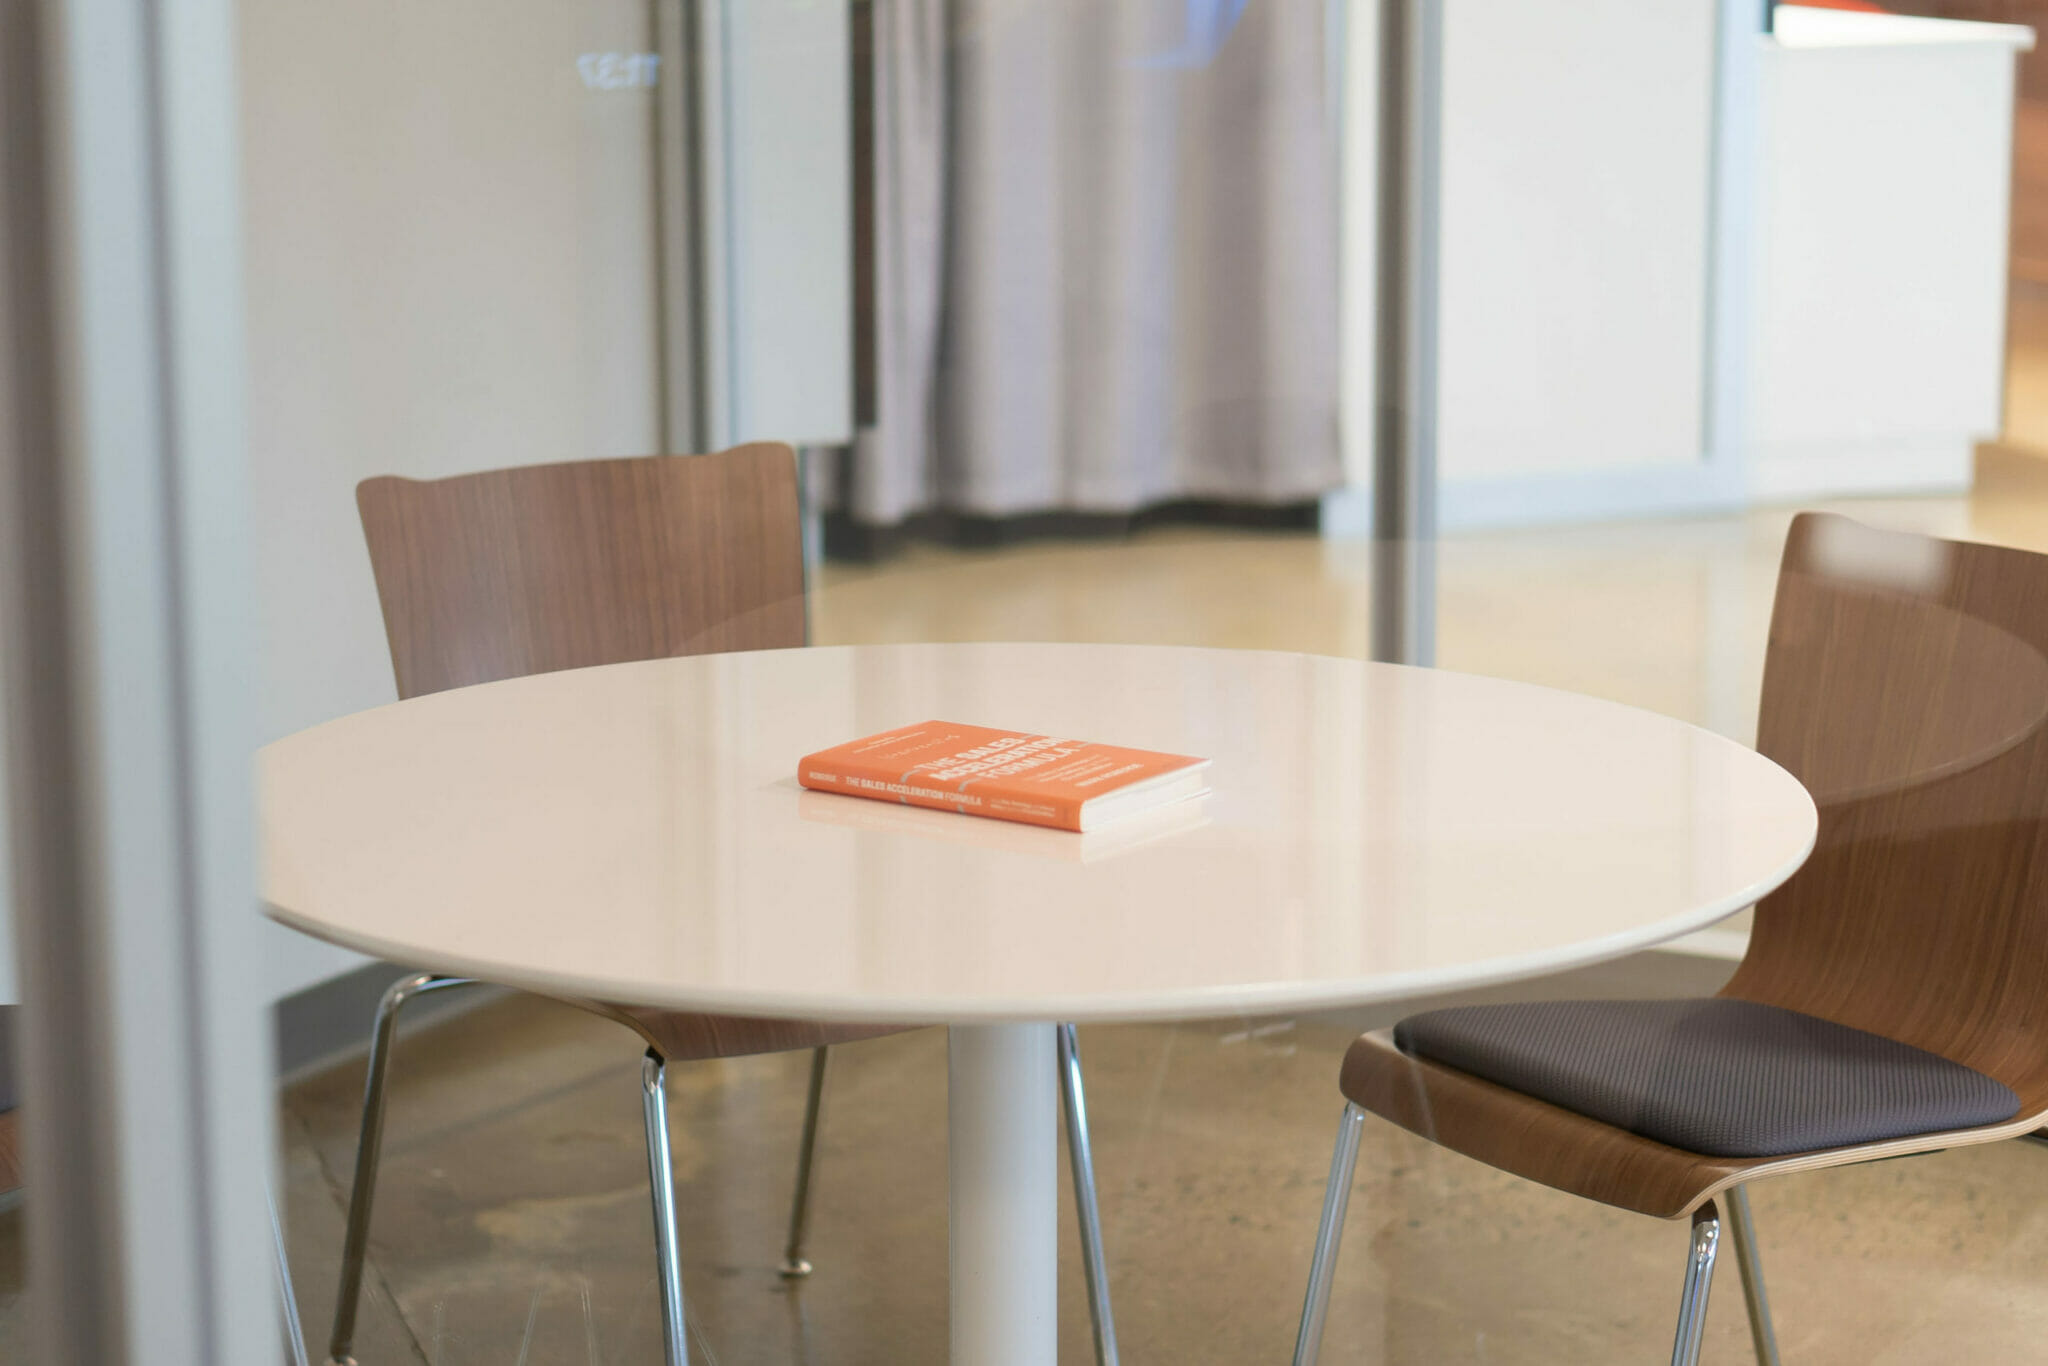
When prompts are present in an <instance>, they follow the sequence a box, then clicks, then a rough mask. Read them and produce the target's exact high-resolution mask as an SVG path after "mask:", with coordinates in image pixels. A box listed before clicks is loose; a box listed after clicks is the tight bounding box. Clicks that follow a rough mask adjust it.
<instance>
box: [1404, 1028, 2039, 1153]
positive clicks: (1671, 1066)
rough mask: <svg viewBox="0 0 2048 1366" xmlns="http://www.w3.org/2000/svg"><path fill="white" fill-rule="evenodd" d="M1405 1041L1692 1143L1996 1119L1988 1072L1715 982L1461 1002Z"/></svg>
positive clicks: (1836, 1139)
mask: <svg viewBox="0 0 2048 1366" xmlns="http://www.w3.org/2000/svg"><path fill="white" fill-rule="evenodd" d="M1394 1041H1395V1043H1396V1044H1397V1045H1398V1046H1399V1047H1400V1049H1401V1050H1402V1052H1404V1053H1407V1054H1410V1055H1411V1056H1415V1057H1421V1058H1427V1059H1430V1060H1432V1061H1434V1062H1438V1063H1441V1064H1443V1065H1444V1066H1447V1067H1454V1068H1456V1069H1458V1070H1459V1071H1461V1072H1468V1073H1471V1074H1472V1075H1474V1076H1477V1077H1481V1078H1484V1079H1485V1080H1487V1081H1490V1082H1493V1083H1494V1084H1495V1085H1498V1086H1504V1087H1507V1088H1508V1089H1510V1090H1513V1091H1518V1092H1521V1093H1522V1094H1524V1095H1528V1096H1534V1097H1536V1098H1537V1099H1539V1100H1544V1101H1547V1102H1549V1103H1550V1104H1552V1105H1555V1106H1558V1107H1560V1108H1561V1109H1566V1110H1570V1111H1572V1112H1574V1113H1576V1114H1581V1115H1585V1116H1587V1117H1588V1118H1591V1119H1597V1120H1599V1121H1601V1122H1602V1123H1605V1124H1611V1125H1613V1126H1614V1127H1616V1128H1618V1129H1623V1130H1626V1131H1627V1132H1629V1133H1632V1134H1637V1135H1640V1136H1642V1137H1644V1138H1648V1139H1653V1140H1655V1141H1657V1142H1659V1143H1665V1144H1669V1145H1670V1146H1671V1147H1674V1148H1681V1149H1684V1150H1686V1151H1688V1152H1694V1153H1703V1154H1707V1155H1710V1156H1716V1157H1776V1156H1782V1155H1784V1154H1788V1153H1803V1152H1812V1151H1815V1150H1817V1149H1823V1148H1839V1147H1847V1146H1850V1145H1854V1144H1860V1143H1875V1142H1882V1141H1884V1140H1887V1139H1898V1138H1907V1137H1911V1136H1912V1135H1915V1134H1926V1133H1938V1132H1942V1131H1945V1130H1951V1129H1966V1128H1971V1127H1974V1126H1977V1125H1983V1124H1996V1123H1999V1122H2001V1121H2003V1120H2008V1119H2011V1118H2012V1117H2013V1116H2014V1115H2016V1114H2018V1113H2019V1108H2020V1100H2019V1097H2018V1096H2017V1095H2015V1094H2014V1093H2013V1092H2012V1090H2011V1089H2009V1088H2008V1087H2006V1086H2004V1085H2002V1084H2001V1083H1999V1082H1997V1081H1994V1080H1993V1079H1992V1078H1990V1077H1987V1076H1985V1075H1984V1074H1983V1073H1981V1072H1978V1071H1975V1070H1973V1069H1971V1068H1968V1067H1964V1066H1963V1065H1962V1064H1960V1063H1956V1062H1951V1061H1949V1060H1948V1059H1947V1058H1942V1057H1938V1056H1936V1055H1935V1054H1933V1053H1928V1052H1925V1051H1923V1050H1921V1049H1918V1048H1913V1047H1911V1046H1909V1045H1906V1044H1902V1043H1898V1042H1896V1041H1895V1040H1892V1039H1887V1038H1884V1037H1882V1036H1881V1035H1877V1034H1870V1033H1866V1032H1864V1031H1863V1030H1860V1029H1851V1028H1849V1027H1847V1026H1845V1025H1839V1024H1835V1023H1833V1022H1831V1021H1828V1020H1823V1019H1819V1018H1817V1017H1815V1016H1812V1015H1803V1014H1800V1013H1799V1012H1797V1011H1792V1010H1784V1009H1781V1008H1779V1007H1777V1006H1767V1005H1759V1004H1757V1003H1756V1002H1753V1001H1741V1000H1734V999H1730V998H1726V997H1713V998H1710V999H1706V1000H1684V1001H1544V1002H1532V1003H1529V1004H1519V1005H1497V1006H1457V1007H1453V1008H1450V1009H1447V1010H1433V1011H1429V1012H1427V1013H1425V1014H1421V1015H1416V1016H1412V1017H1410V1018H1409V1019H1406V1020H1403V1021H1402V1022H1401V1023H1400V1024H1399V1025H1397V1026H1395V1029H1394Z"/></svg>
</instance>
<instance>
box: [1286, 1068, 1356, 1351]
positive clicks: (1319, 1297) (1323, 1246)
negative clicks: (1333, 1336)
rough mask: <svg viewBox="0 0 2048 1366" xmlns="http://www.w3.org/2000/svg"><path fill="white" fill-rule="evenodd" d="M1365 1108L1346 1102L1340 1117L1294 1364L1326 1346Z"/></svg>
mask: <svg viewBox="0 0 2048 1366" xmlns="http://www.w3.org/2000/svg"><path fill="white" fill-rule="evenodd" d="M1364 1127H1365V1111H1363V1110H1361V1109H1359V1108H1358V1107H1357V1106H1356V1105H1351V1104H1346V1105H1345V1107H1344V1114H1343V1117H1342V1118H1340V1119H1339V1120H1338V1121H1337V1149H1336V1151H1335V1152H1333V1153H1331V1154H1330V1184H1329V1185H1328V1186H1326V1187H1324V1189H1323V1220H1322V1223H1321V1224H1319V1225H1318V1226H1317V1228H1316V1255H1315V1260H1314V1261H1313V1262H1312V1263H1310V1265H1309V1269H1308V1296H1307V1298H1305V1299H1304V1300H1303V1301H1302V1305H1301V1330H1300V1332H1298V1333H1297V1334H1296V1335H1295V1338H1294V1366H1315V1361H1316V1358H1317V1357H1318V1356H1319V1355H1321V1353H1322V1350H1323V1319H1324V1317H1325V1316H1326V1315H1327V1314H1328V1313H1329V1311H1330V1282H1331V1280H1332V1278H1334V1277H1335V1276H1336V1274H1337V1248H1338V1246H1339V1245H1340V1244H1341V1243H1342V1242H1343V1241H1344V1213H1345V1211H1346V1209H1348V1208H1349V1207H1350V1204H1351V1177H1352V1174H1353V1173H1354V1172H1355V1171H1357V1170H1358V1135H1359V1131H1360V1130H1361V1129H1363V1128H1364Z"/></svg>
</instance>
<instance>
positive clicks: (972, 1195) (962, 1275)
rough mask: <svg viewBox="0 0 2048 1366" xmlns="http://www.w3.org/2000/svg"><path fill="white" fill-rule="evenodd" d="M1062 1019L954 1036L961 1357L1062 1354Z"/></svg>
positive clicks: (955, 1333)
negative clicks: (1058, 1040) (1058, 1028)
mask: <svg viewBox="0 0 2048 1366" xmlns="http://www.w3.org/2000/svg"><path fill="white" fill-rule="evenodd" d="M1054 1028H1055V1026H1053V1025H1049V1024H1042V1025H1041V1024H1023V1025H1018V1024H1002V1025H968V1026H961V1025H955V1026H953V1027H952V1029H951V1030H950V1032H949V1034H948V1038H947V1046H946V1047H947V1052H946V1058H947V1064H946V1077H947V1082H946V1085H947V1092H946V1106H947V1115H948V1125H949V1130H948V1137H947V1164H948V1168H949V1176H950V1180H951V1187H952V1189H951V1205H950V1208H951V1211H952V1270H951V1277H952V1316H951V1329H952V1355H951V1360H952V1363H953V1366H1054V1363H1055V1362H1056V1361H1057V1359H1058V1339H1059V1151H1058V1135H1059V1091H1058V1089H1057V1088H1058V1072H1057V1070H1056V1069H1057V1049H1056V1047H1055V1042H1054V1035H1053V1031H1054Z"/></svg>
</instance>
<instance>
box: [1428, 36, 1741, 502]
mask: <svg viewBox="0 0 2048 1366" xmlns="http://www.w3.org/2000/svg"><path fill="white" fill-rule="evenodd" d="M1444 10H1445V17H1444V22H1445V31H1444V114H1443V168H1444V169H1443V208H1442V212H1443V258H1442V300H1443V302H1442V358H1441V362H1440V364H1441V374H1442V379H1441V386H1440V389H1439V398H1438V403H1439V411H1438V420H1439V422H1440V424H1441V437H1440V451H1439V457H1438V458H1439V471H1440V474H1441V477H1442V478H1443V479H1444V481H1445V482H1446V483H1456V482H1459V481H1464V480H1475V479H1485V478H1493V477H1498V476H1502V475H1514V476H1526V475H1530V474H1537V473H1559V472H1576V471H1584V470H1592V469H1612V468H1616V467H1640V466H1644V465H1671V464H1683V463H1690V462H1695V461H1697V460H1699V459H1700V456H1701V453H1702V433H1703V425H1704V412H1705V406H1704V405H1705V379H1706V350H1705V348H1706V335H1707V333H1706V321H1707V313H1706V302H1707V283H1708V276H1707V249H1708V241H1707V235H1708V213H1709V187H1710V185H1711V177H1712V155H1713V98H1714V81H1713V77H1714V52H1715V15H1716V5H1715V3H1714V0H1657V2H1656V3H1644V0H1570V3H1549V4H1537V3H1531V0H1451V2H1450V3H1447V4H1446V5H1445V7H1444Z"/></svg>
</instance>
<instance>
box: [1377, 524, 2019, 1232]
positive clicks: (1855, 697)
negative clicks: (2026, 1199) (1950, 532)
mask: <svg viewBox="0 0 2048 1366" xmlns="http://www.w3.org/2000/svg"><path fill="white" fill-rule="evenodd" d="M2044 659H2048V556H2043V555H2038V554H2034V553H2031V552H2027V551H2020V550H2009V549H2004V548H2000V547H1995V546H1984V545H1974V544H1968V543H1963V542H1953V541H1942V540H1936V539H1934V538H1931V537H1924V536H1915V535H1908V534H1904V533H1896V532H1884V531H1876V530H1872V529H1871V528H1868V527H1864V526H1861V525H1859V524H1857V523H1855V522H1852V521H1850V520H1849V519H1847V518H1843V517H1837V516H1831V515H1819V514H1804V515H1802V516H1800V517H1799V518H1797V519H1796V520H1795V521H1794V522H1793V525H1792V530H1791V535H1790V537H1789V538H1788V540H1787V542H1786V546H1785V555H1784V560H1783V563H1782V566H1781V569H1780V573H1779V578H1778V594H1777V601H1776V604H1775V606H1774V609H1773V612H1772V617H1771V633H1770V643H1769V647H1768V649H1767V651H1766V654H1765V664H1764V681H1763V699H1762V707H1761V713H1760V718H1759V723H1758V731H1757V748H1758V749H1759V750H1760V751H1762V752H1763V753H1764V754H1765V755H1766V756H1768V757H1769V758H1771V759H1774V760H1776V761H1777V762H1778V763H1780V764H1782V765H1783V766H1784V767H1785V768H1786V769H1788V770H1789V771H1790V772H1791V773H1792V774H1793V776H1795V777H1797V778H1799V779H1800V781H1801V782H1803V783H1805V784H1806V785H1807V787H1808V789H1809V790H1810V791H1811V792H1812V793H1813V795H1814V800H1815V803H1816V805H1817V806H1818V807H1819V811H1820V829H1819V837H1818V839H1817V841H1816V843H1815V847H1814V852H1813V856H1812V857H1811V858H1810V859H1809V860H1808V861H1807V863H1806V864H1805V866H1804V867H1802V868H1801V869H1800V871H1799V872H1798V873H1796V874H1794V875H1793V877H1792V878H1791V879H1790V880H1789V881H1788V882H1786V884H1785V885H1784V886H1783V887H1781V888H1779V889H1778V890H1777V891H1776V892H1774V893H1772V894H1771V895H1770V896H1769V897H1767V898H1765V899H1764V901H1763V902H1762V903H1760V904H1759V905H1758V907H1757V910H1756V921H1755V927H1754V929H1753V930H1752V932H1751V936H1750V945H1749V951H1748V954H1747V956H1746V957H1744V959H1743V961H1742V963H1741V965H1740V966H1739V967H1738V968H1737V970H1736V973H1735V975H1734V977H1733V978H1732V979H1731V980H1730V981H1729V983H1728V985H1727V986H1726V987H1725V988H1723V991H1722V994H1723V995H1726V996H1733V997H1737V998H1740V999H1743V1000H1750V1001H1758V1002H1762V1003H1764V1004H1766V1005H1774V1006H1781V1007H1784V1008H1786V1009H1789V1010H1797V1011H1801V1012H1803V1013H1805V1014H1808V1015H1814V1016H1818V1017H1820V1018H1822V1019H1826V1020H1832V1021H1834V1022H1836V1023H1838V1024H1844V1025H1848V1026H1851V1027H1852V1028H1856V1029H1862V1030H1866V1031H1868V1032H1870V1033H1873V1034H1880V1035H1883V1036H1885V1037H1886V1038H1890V1039H1896V1040H1898V1041H1899V1042H1901V1043H1907V1044H1911V1045H1913V1046H1914V1047H1916V1048H1922V1049H1926V1050H1927V1051H1929V1052H1932V1053H1937V1054H1939V1055H1941V1056H1942V1057H1945V1058H1949V1059H1952V1060H1953V1061H1956V1062H1959V1063H1962V1064H1964V1065H1965V1066H1968V1067H1973V1068H1975V1069H1977V1070H1978V1071H1980V1072H1983V1073H1984V1074H1986V1075H1987V1076H1990V1077H1993V1078H1995V1079H1996V1080H1998V1081H2001V1082H2003V1083H2005V1084H2006V1085H2007V1086H2009V1087H2011V1088H2012V1089H2013V1091H2014V1092H2015V1093H2016V1094H2017V1095H2018V1096H2019V1098H2020V1112H2019V1114H2018V1115H2016V1116H2015V1117H2014V1118H2013V1119H2012V1120H2010V1121H2008V1122H2006V1123H2003V1124H1997V1125H1989V1126H1985V1127H1982V1128H1977V1129H1968V1130H1961V1131H1952V1132H1948V1133H1942V1134H1930V1135H1922V1136H1920V1137H1917V1138H1912V1139H1904V1140H1897V1141H1892V1142H1887V1143H1880V1144H1868V1145H1860V1146H1856V1147H1850V1148H1841V1149H1830V1150H1826V1151H1822V1152H1815V1153H1804V1154H1798V1155H1794V1156H1791V1157H1779V1158H1760V1159H1731V1158H1710V1157H1704V1156H1701V1155H1699V1154H1696V1153H1688V1152H1684V1151H1681V1150H1679V1149H1676V1148H1670V1147H1666V1146H1665V1145H1663V1144H1660V1143H1654V1142H1651V1141H1650V1140H1647V1139H1643V1138H1639V1137H1636V1136H1635V1135H1632V1134H1628V1133H1625V1132H1623V1131H1621V1130H1619V1129H1615V1128H1612V1127H1610V1126H1608V1125H1605V1124H1601V1123H1599V1122H1597V1121H1594V1120H1590V1119H1587V1118H1585V1117H1583V1116H1580V1115H1576V1114H1572V1113H1570V1112H1569V1111H1565V1110H1561V1109H1559V1108H1558V1107H1556V1106H1553V1105H1549V1104H1546V1103H1544V1102H1542V1101H1539V1100H1535V1099H1533V1098H1531V1097H1528V1096H1524V1095H1522V1094H1520V1093H1518V1092H1514V1091H1510V1090H1507V1089H1505V1088H1503V1087H1499V1086H1495V1085H1493V1084H1491V1083H1488V1082H1485V1081H1482V1080H1480V1079H1478V1078H1476V1077H1473V1076H1470V1075H1469V1074H1466V1073H1462V1072H1458V1071H1455V1070H1453V1069H1451V1068H1447V1067H1443V1066H1441V1065H1438V1064H1435V1063H1430V1062H1426V1061H1423V1060H1420V1059H1413V1058H1409V1057H1406V1056H1405V1055H1403V1054H1402V1053H1400V1052H1399V1050H1397V1049H1396V1048H1395V1047H1394V1046H1393V1043H1392V1041H1391V1038H1390V1037H1387V1036H1378V1035H1368V1036H1366V1037H1365V1038H1362V1039H1360V1040H1359V1041H1358V1042H1357V1043H1355V1044H1354V1045H1353V1046H1352V1048H1351V1050H1350V1051H1349V1053H1348V1054H1347V1055H1346V1057H1345V1061H1344V1068H1343V1073H1342V1079H1341V1085H1342V1087H1343V1090H1344V1094H1345V1095H1346V1096H1347V1097H1349V1098H1350V1099H1351V1100H1352V1101H1354V1102H1355V1103H1357V1104H1359V1105H1361V1106H1363V1107H1364V1108H1366V1109H1368V1110H1371V1111H1372V1112H1373V1113H1375V1114H1379V1115H1382V1116H1384V1117H1385V1118H1387V1119H1389V1120H1392V1121H1393V1122H1394V1123H1396V1124H1399V1125H1401V1126H1402V1127H1403V1128H1406V1129H1409V1130H1411V1131H1413V1132H1415V1133H1418V1134H1421V1135H1423V1136H1424V1137H1426V1138H1430V1139H1432V1140H1434V1141H1436V1142H1438V1143H1441V1144H1443V1145H1444V1146H1446V1147H1449V1148H1452V1149H1455V1150H1456V1151H1458V1152H1462V1153H1466V1154H1468V1155H1469V1156H1472V1157H1475V1158H1478V1159H1479V1160H1481V1161H1483V1162H1486V1163H1488V1164H1490V1165H1492V1166H1495V1167H1499V1168H1501V1169H1503V1170H1505V1171H1510V1172H1514V1173H1516V1174H1517V1175H1521V1176H1526V1177H1528V1178H1529V1179H1531V1180H1534V1181H1540V1182H1542V1183H1544V1184H1545V1185H1551V1186H1555V1187H1558V1188H1559V1189H1562V1190H1567V1191H1571V1192H1573V1193H1574V1194H1578V1195H1583V1196H1586V1197H1587V1198H1589V1199H1594V1200H1599V1201H1601V1202H1603V1203H1605V1204H1611V1205H1618V1206H1621V1207H1622V1208H1625V1209H1632V1210H1637V1211H1639V1212H1641V1213H1644V1214H1655V1215H1659V1216H1662V1217H1665V1218H1676V1217H1679V1216H1682V1215H1685V1214H1687V1213H1689V1212H1690V1211H1691V1210H1692V1209H1693V1208H1694V1207H1696V1206H1697V1205H1699V1204H1700V1203H1701V1202H1702V1201H1704V1200H1706V1199H1708V1198H1709V1197H1711V1196H1712V1195H1713V1194H1714V1193H1715V1192H1716V1191H1718V1190H1721V1189H1723V1188H1725V1187H1727V1186H1730V1185H1733V1184H1735V1183H1737V1182H1741V1181H1748V1180H1754V1179H1757V1178H1760V1177H1764V1176H1770V1175H1777V1174H1779V1173H1783V1172H1791V1171H1802V1170H1811V1169H1814V1168H1819V1167H1828V1166H1837V1165H1842V1164H1846V1163H1851V1162H1862V1161H1868V1160H1871V1159H1873V1158H1877V1157H1890V1156H1898V1155H1901V1154H1905V1153H1911V1152H1926V1151H1933V1150H1936V1149H1940V1148H1949V1147H1957V1146H1961V1145H1963V1144H1968V1143H1984V1142H1992V1141H1995V1140H1999V1139H2003V1138H2009V1137H2013V1136H2015V1135H2018V1134H2022V1133H2026V1132H2029V1131H2031V1130H2034V1129H2038V1128H2040V1127H2041V1126H2042V1123H2043V1121H2044V1119H2048V819H2044V817H2048V724H2044V722H2048V663H2044Z"/></svg>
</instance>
